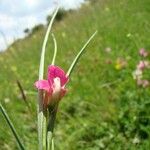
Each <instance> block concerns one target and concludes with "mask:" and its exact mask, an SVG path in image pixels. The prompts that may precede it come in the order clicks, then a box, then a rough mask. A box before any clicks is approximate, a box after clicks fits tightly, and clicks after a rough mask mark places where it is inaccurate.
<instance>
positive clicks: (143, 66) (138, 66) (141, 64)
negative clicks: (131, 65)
mask: <svg viewBox="0 0 150 150" xmlns="http://www.w3.org/2000/svg"><path fill="white" fill-rule="evenodd" d="M145 67H146V65H145V63H144V61H140V62H139V64H138V65H137V69H139V70H144V69H145Z"/></svg>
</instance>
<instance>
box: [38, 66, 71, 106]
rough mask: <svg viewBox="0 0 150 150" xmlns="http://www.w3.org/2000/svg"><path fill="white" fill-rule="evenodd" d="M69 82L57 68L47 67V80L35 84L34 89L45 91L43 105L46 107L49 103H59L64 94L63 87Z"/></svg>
mask: <svg viewBox="0 0 150 150" xmlns="http://www.w3.org/2000/svg"><path fill="white" fill-rule="evenodd" d="M68 81H69V78H68V77H67V76H66V74H65V72H64V71H63V70H62V69H61V68H59V67H58V66H54V65H50V66H49V67H48V76H47V80H39V81H36V82H35V87H36V88H37V89H39V90H44V91H45V98H44V102H43V103H44V105H45V106H48V105H49V103H50V102H54V101H59V100H61V98H62V97H63V96H64V95H65V94H66V91H67V90H66V89H65V85H66V84H67V82H68Z"/></svg>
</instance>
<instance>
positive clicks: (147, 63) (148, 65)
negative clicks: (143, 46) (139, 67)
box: [144, 60, 150, 69]
mask: <svg viewBox="0 0 150 150" xmlns="http://www.w3.org/2000/svg"><path fill="white" fill-rule="evenodd" d="M144 64H145V67H146V68H148V69H149V68H150V62H149V61H147V60H144Z"/></svg>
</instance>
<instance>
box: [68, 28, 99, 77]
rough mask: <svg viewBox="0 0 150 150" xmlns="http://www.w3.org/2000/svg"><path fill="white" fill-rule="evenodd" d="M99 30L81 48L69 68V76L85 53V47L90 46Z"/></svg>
mask: <svg viewBox="0 0 150 150" xmlns="http://www.w3.org/2000/svg"><path fill="white" fill-rule="evenodd" d="M96 33H97V31H96V32H95V33H94V34H93V35H92V36H91V37H90V38H89V39H88V41H87V42H86V43H85V44H84V46H83V47H82V48H81V50H80V51H79V53H78V54H77V56H76V57H75V59H74V61H73V62H72V64H71V66H70V68H69V69H68V72H67V76H70V75H71V73H72V71H73V69H74V67H75V65H76V64H77V62H78V60H79V58H80V57H81V55H82V54H83V52H84V50H85V48H86V47H87V46H88V44H89V43H90V41H91V40H92V39H93V38H94V36H95V35H96Z"/></svg>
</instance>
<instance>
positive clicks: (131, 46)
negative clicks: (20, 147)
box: [0, 0, 150, 150]
mask: <svg viewBox="0 0 150 150" xmlns="http://www.w3.org/2000/svg"><path fill="white" fill-rule="evenodd" d="M149 6H150V1H149V0H97V1H96V0H93V1H91V3H90V4H84V5H83V6H82V8H81V9H80V10H77V11H70V12H67V14H66V15H65V17H64V18H63V19H62V20H60V21H55V23H54V26H53V29H52V32H53V33H54V34H55V36H56V39H57V43H58V55H57V58H56V62H57V64H56V65H59V66H61V67H62V68H63V69H64V70H66V71H67V69H68V68H69V65H70V64H71V62H72V60H73V58H74V57H75V55H76V54H77V52H78V51H79V50H80V49H81V47H82V45H83V44H84V43H85V41H86V40H87V39H88V38H89V37H90V35H91V34H92V33H93V32H95V30H98V33H97V35H96V36H95V38H94V40H92V42H91V43H90V45H89V46H88V47H87V50H86V52H85V53H84V55H83V57H82V58H81V60H80V61H79V63H78V64H77V66H76V68H75V70H74V72H73V74H72V77H71V79H70V83H69V84H68V85H67V88H68V93H67V95H66V96H65V97H64V98H63V100H62V101H61V103H60V107H59V110H58V115H57V121H56V128H55V137H56V138H55V147H56V148H55V149H56V150H65V149H66V150H101V149H106V150H148V149H149V148H150V91H149V90H150V85H149V83H147V84H146V85H141V84H137V82H136V80H135V79H134V77H133V74H134V71H135V70H136V67H137V64H138V63H139V61H141V60H146V61H150V55H148V56H146V57H141V56H140V55H139V50H140V49H141V48H144V49H145V51H146V52H147V53H149V54H150V51H149V49H150V45H149V44H150V38H149V35H150V30H149V29H150V20H149V18H150V7H149ZM45 31H46V27H45V26H44V27H41V28H39V29H38V30H36V31H34V32H33V33H32V34H29V35H27V36H26V37H25V38H24V39H19V40H17V41H16V42H15V43H13V44H12V45H11V46H10V47H9V48H8V49H7V50H6V51H4V52H1V53H0V102H1V103H2V104H3V106H4V107H5V109H6V110H7V112H8V114H9V116H10V118H11V119H12V122H13V123H14V125H15V127H16V129H17V131H18V133H19V135H20V137H21V138H22V140H23V141H24V145H25V146H26V147H27V149H29V150H34V149H37V121H36V120H37V90H36V89H35V87H34V86H33V84H34V82H35V81H36V80H37V79H38V69H39V59H40V52H41V46H42V41H43V37H44V34H45ZM53 47H54V45H53V41H52V38H51V37H50V38H49V42H48V47H47V50H46V65H45V66H48V65H49V64H50V62H51V60H50V57H51V58H52V54H53V53H52V52H53ZM46 69H47V68H46V67H45V78H46ZM149 75H150V68H149V67H148V68H146V69H145V70H144V71H143V79H146V80H147V81H150V76H149ZM17 81H19V83H20V84H21V85H22V88H23V90H24V93H25V96H26V101H27V103H28V105H27V104H26V101H24V100H23V97H22V93H21V91H20V89H19V87H18V84H17ZM15 149H17V145H16V141H15V139H14V137H13V135H12V133H11V131H10V129H9V128H8V125H7V123H6V122H5V120H4V118H3V116H2V115H1V114H0V150H15Z"/></svg>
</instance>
